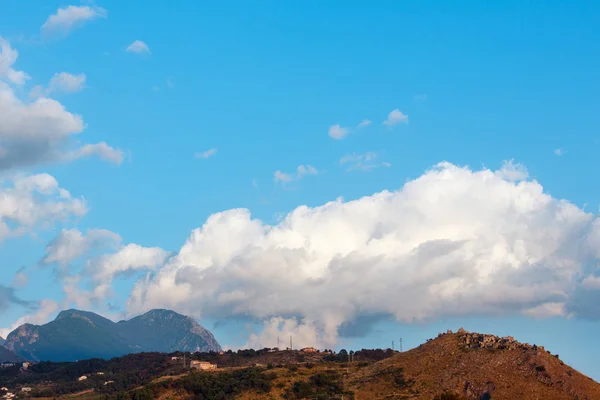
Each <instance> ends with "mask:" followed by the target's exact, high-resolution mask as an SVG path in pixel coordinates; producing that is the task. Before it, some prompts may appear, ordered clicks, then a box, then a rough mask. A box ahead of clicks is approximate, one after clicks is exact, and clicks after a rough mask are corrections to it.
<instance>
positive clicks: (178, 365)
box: [0, 330, 600, 400]
mask: <svg viewBox="0 0 600 400" xmlns="http://www.w3.org/2000/svg"><path fill="white" fill-rule="evenodd" d="M181 356H183V355H182V354H181V353H172V354H169V355H167V354H161V353H143V354H135V355H128V356H125V357H122V358H115V359H112V360H109V361H105V360H86V361H80V362H76V363H39V364H35V365H33V366H31V367H29V369H28V370H27V371H23V370H21V371H19V369H18V367H15V368H13V369H10V368H8V369H5V370H4V371H2V370H1V369H0V385H3V386H7V387H9V389H11V390H15V391H19V388H20V387H22V386H24V385H27V386H30V387H33V391H32V393H31V395H32V396H33V397H43V396H46V398H55V396H57V395H66V394H70V395H69V398H72V399H98V400H99V399H104V400H130V399H135V400H151V399H167V398H168V399H194V398H198V399H207V400H210V399H215V400H216V399H234V398H235V399H242V400H250V399H282V398H283V399H342V398H343V399H346V400H348V399H356V400H363V399H364V400H376V399H404V400H408V399H414V400H421V399H422V400H442V399H443V400H475V399H477V400H482V399H483V400H485V399H488V400H489V399H494V400H503V399H506V400H508V399H511V400H512V399H528V400H529V399H531V400H534V399H544V400H546V399H549V400H554V399H556V400H562V399H565V400H566V399H572V400H575V399H577V400H594V399H600V384H598V383H596V382H595V381H593V380H592V379H590V378H588V377H586V376H584V375H582V374H581V373H579V372H577V371H575V370H574V369H573V368H571V367H569V366H567V365H565V364H564V363H563V362H562V361H561V360H560V359H559V358H558V356H556V355H552V354H550V353H548V352H547V351H546V350H544V348H543V347H541V346H535V345H533V346H532V345H528V344H522V343H519V342H517V341H515V340H513V339H512V338H510V337H506V338H500V337H497V336H493V335H484V334H478V333H469V332H465V331H462V330H461V331H459V332H458V333H446V334H440V335H439V336H438V337H437V338H436V339H431V340H428V341H427V342H426V343H424V344H423V345H421V346H419V347H417V348H415V349H412V350H410V351H407V352H404V353H399V352H394V351H392V350H389V349H388V350H361V351H358V352H356V353H352V352H351V353H350V354H348V353H347V352H346V351H344V350H342V351H340V352H339V353H337V354H335V353H329V352H320V353H303V352H300V351H273V350H270V349H262V350H257V351H255V350H239V351H237V352H232V351H227V352H225V353H224V354H219V353H215V352H212V353H195V354H187V360H188V362H189V360H190V358H191V359H197V360H205V361H210V362H212V363H216V364H217V365H218V369H217V370H216V371H207V372H191V371H190V370H189V364H187V368H185V367H184V366H183V365H182V358H181ZM350 360H353V361H350ZM81 375H86V376H87V377H88V379H86V380H84V381H78V379H77V378H78V377H79V376H81ZM107 382H110V383H108V384H107ZM78 393H80V394H78Z"/></svg>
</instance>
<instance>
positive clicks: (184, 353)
mask: <svg viewBox="0 0 600 400" xmlns="http://www.w3.org/2000/svg"><path fill="white" fill-rule="evenodd" d="M183 368H184V369H185V352H184V353H183Z"/></svg>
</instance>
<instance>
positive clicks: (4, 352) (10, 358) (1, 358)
mask: <svg viewBox="0 0 600 400" xmlns="http://www.w3.org/2000/svg"><path fill="white" fill-rule="evenodd" d="M18 361H24V360H23V358H21V357H19V356H18V355H16V354H15V353H13V352H12V351H10V350H8V349H7V348H5V347H3V346H0V363H5V362H18Z"/></svg>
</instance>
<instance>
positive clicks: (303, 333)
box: [242, 317, 325, 349]
mask: <svg viewBox="0 0 600 400" xmlns="http://www.w3.org/2000/svg"><path fill="white" fill-rule="evenodd" d="M320 335H321V334H320V332H319V330H318V328H317V327H316V326H315V324H314V323H313V322H312V321H310V320H302V321H300V322H298V320H297V319H296V318H287V319H285V318H281V317H273V318H270V319H268V320H265V321H264V322H263V327H262V330H261V331H260V332H259V333H252V334H250V337H249V338H248V342H247V343H246V344H245V345H244V346H242V348H245V349H263V348H265V347H268V348H273V347H276V346H277V339H279V346H280V348H282V349H284V348H286V347H289V346H290V344H289V339H290V336H291V337H292V346H294V349H301V348H303V347H310V346H316V347H317V348H324V347H325V346H324V345H323V344H322V343H323V342H322V339H321V337H320Z"/></svg>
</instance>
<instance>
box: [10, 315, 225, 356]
mask: <svg viewBox="0 0 600 400" xmlns="http://www.w3.org/2000/svg"><path fill="white" fill-rule="evenodd" d="M5 347H6V348H7V349H9V350H11V351H13V352H14V353H16V354H18V355H20V356H22V357H24V358H27V359H29V360H34V361H39V360H52V361H74V360H82V359H88V358H111V357H116V356H121V355H124V354H128V353H137V352H147V351H176V350H185V351H194V350H195V349H196V348H197V347H199V348H201V349H202V350H205V351H209V350H215V351H218V350H220V349H221V347H220V346H219V344H218V343H217V342H216V340H215V339H214V337H213V336H212V334H211V333H210V332H209V331H207V330H206V329H204V328H202V327H201V326H200V325H198V323H196V322H195V321H194V320H192V319H191V318H189V317H186V316H183V315H180V314H177V313H175V312H172V311H167V310H154V311H150V312H149V313H147V314H145V315H143V316H141V317H137V318H134V319H132V320H131V321H121V322H119V323H115V322H113V321H111V320H109V319H106V318H104V317H102V316H100V315H97V314H94V313H90V312H85V311H78V310H67V311H63V312H61V313H60V314H59V315H58V316H57V317H56V319H55V320H54V321H51V322H49V323H47V324H45V325H39V326H38V325H31V324H25V325H22V326H20V327H19V328H17V329H16V330H14V331H13V332H11V333H10V334H9V335H8V337H7V339H6V343H5Z"/></svg>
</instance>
